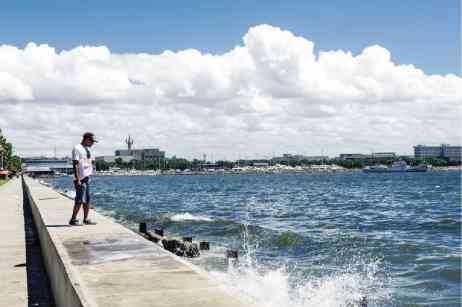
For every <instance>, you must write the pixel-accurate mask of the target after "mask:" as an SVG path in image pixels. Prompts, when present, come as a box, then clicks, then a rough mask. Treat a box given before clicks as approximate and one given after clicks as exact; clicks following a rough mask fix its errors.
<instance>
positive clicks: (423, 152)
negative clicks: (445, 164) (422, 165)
mask: <svg viewBox="0 0 462 307" xmlns="http://www.w3.org/2000/svg"><path fill="white" fill-rule="evenodd" d="M414 157H415V158H421V159H424V158H443V159H446V160H448V161H450V162H458V163H460V162H461V146H451V145H449V144H441V145H440V146H427V145H417V146H414Z"/></svg>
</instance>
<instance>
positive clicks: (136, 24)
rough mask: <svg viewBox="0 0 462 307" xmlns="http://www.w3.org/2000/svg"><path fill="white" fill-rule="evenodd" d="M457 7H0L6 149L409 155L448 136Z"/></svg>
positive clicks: (404, 1) (0, 112)
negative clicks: (93, 139) (92, 140)
mask: <svg viewBox="0 0 462 307" xmlns="http://www.w3.org/2000/svg"><path fill="white" fill-rule="evenodd" d="M460 14H461V8H460V1H451V0H445V1H411V0H401V1H285V2H283V1H200V2H198V1H168V3H165V1H136V2H135V4H134V3H129V2H127V1H97V2H96V1H75V3H74V1H72V2H71V1H40V2H39V1H0V129H2V131H3V134H4V135H5V136H6V137H7V138H8V139H9V140H10V141H11V142H12V143H13V144H14V146H15V150H16V153H17V154H20V155H23V156H27V155H29V156H30V155H49V156H51V155H53V154H54V153H53V152H54V148H55V146H56V151H57V153H58V156H63V155H68V154H69V152H70V149H71V148H72V145H73V144H75V143H78V142H79V141H80V137H81V135H82V134H83V132H85V131H92V132H94V133H95V134H96V135H97V137H98V138H99V139H100V142H99V143H98V144H97V146H96V147H95V150H96V153H97V154H101V155H102V154H112V153H113V151H114V150H115V149H118V148H123V147H124V142H123V141H124V139H125V137H126V136H127V135H128V134H130V135H132V136H133V137H134V139H135V144H134V147H136V148H143V147H159V148H161V149H162V150H165V151H166V152H167V156H173V155H176V156H180V157H186V158H201V157H202V155H203V154H207V156H208V157H209V159H214V160H216V159H230V160H233V159H237V158H257V157H261V158H265V157H270V156H274V155H281V154H282V153H294V154H295V153H297V154H306V155H320V154H322V155H329V156H336V155H338V154H340V153H351V152H363V153H370V152H380V151H395V152H398V153H401V154H412V151H413V148H412V146H414V145H416V144H422V143H423V144H440V143H450V144H460V143H461V135H462V131H461V119H462V112H461V110H462V108H461V101H462V93H461V90H462V79H461V68H460V66H461V62H460V61H461V60H460V59H461V55H460V49H461V40H460V32H461V26H460Z"/></svg>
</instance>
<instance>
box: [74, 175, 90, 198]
mask: <svg viewBox="0 0 462 307" xmlns="http://www.w3.org/2000/svg"><path fill="white" fill-rule="evenodd" d="M80 183H81V184H80V186H77V184H76V182H75V181H74V185H75V204H76V205H78V204H81V203H84V204H89V203H90V177H85V178H83V179H82V180H80Z"/></svg>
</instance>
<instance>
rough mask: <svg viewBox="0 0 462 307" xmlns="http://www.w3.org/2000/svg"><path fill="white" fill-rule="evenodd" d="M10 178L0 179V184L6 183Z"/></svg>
mask: <svg viewBox="0 0 462 307" xmlns="http://www.w3.org/2000/svg"><path fill="white" fill-rule="evenodd" d="M9 180H10V179H0V186H2V185H4V184H5V183H7V182H8V181H9Z"/></svg>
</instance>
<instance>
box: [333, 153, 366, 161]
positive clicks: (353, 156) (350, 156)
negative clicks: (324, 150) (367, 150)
mask: <svg viewBox="0 0 462 307" xmlns="http://www.w3.org/2000/svg"><path fill="white" fill-rule="evenodd" d="M370 157H371V156H370V155H364V154H359V153H352V154H340V156H339V158H340V160H359V159H366V158H370Z"/></svg>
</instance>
